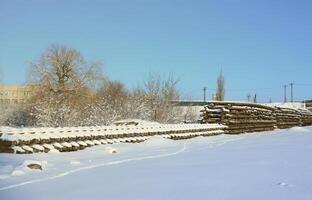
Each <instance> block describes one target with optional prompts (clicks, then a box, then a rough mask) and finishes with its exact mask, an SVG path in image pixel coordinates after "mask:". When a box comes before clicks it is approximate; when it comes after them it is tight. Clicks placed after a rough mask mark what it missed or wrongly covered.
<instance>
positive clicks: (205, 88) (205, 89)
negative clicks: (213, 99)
mask: <svg viewBox="0 0 312 200" xmlns="http://www.w3.org/2000/svg"><path fill="white" fill-rule="evenodd" d="M203 90H204V102H206V91H207V87H204V89H203Z"/></svg>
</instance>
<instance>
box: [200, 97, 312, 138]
mask: <svg viewBox="0 0 312 200" xmlns="http://www.w3.org/2000/svg"><path fill="white" fill-rule="evenodd" d="M201 116H202V120H201V123H219V124H223V125H226V126H227V127H228V128H227V133H229V134H237V133H244V132H257V131H269V130H273V129H274V128H280V129H283V128H291V127H294V126H311V125H312V112H310V111H309V110H305V109H298V110H296V109H291V108H281V107H270V106H265V105H261V104H255V103H242V102H210V103H208V105H207V106H205V108H204V109H203V110H202V115H201Z"/></svg>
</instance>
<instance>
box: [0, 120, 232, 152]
mask: <svg viewBox="0 0 312 200" xmlns="http://www.w3.org/2000/svg"><path fill="white" fill-rule="evenodd" d="M225 128H226V127H225V126H223V125H218V124H156V125H155V124H153V125H142V126H133V125H129V126H128V125H125V126H100V127H65V128H5V127H0V153H18V154H25V153H39V152H50V151H60V152H68V151H77V150H81V149H85V148H87V147H91V146H95V145H101V144H103V145H105V144H114V143H138V142H143V141H145V140H147V139H148V138H150V137H151V136H155V135H161V136H163V137H164V138H169V139H174V140H180V139H187V138H192V137H197V136H212V135H216V134H222V133H224V129H225Z"/></svg>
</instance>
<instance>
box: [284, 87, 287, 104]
mask: <svg viewBox="0 0 312 200" xmlns="http://www.w3.org/2000/svg"><path fill="white" fill-rule="evenodd" d="M283 88H284V103H286V102H287V98H286V89H287V85H283Z"/></svg>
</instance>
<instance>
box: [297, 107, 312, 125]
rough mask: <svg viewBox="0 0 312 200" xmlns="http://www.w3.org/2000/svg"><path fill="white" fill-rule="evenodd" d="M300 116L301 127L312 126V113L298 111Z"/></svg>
mask: <svg viewBox="0 0 312 200" xmlns="http://www.w3.org/2000/svg"><path fill="white" fill-rule="evenodd" d="M299 111H300V114H301V125H302V126H312V112H311V111H309V110H303V109H300V110H299Z"/></svg>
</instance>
